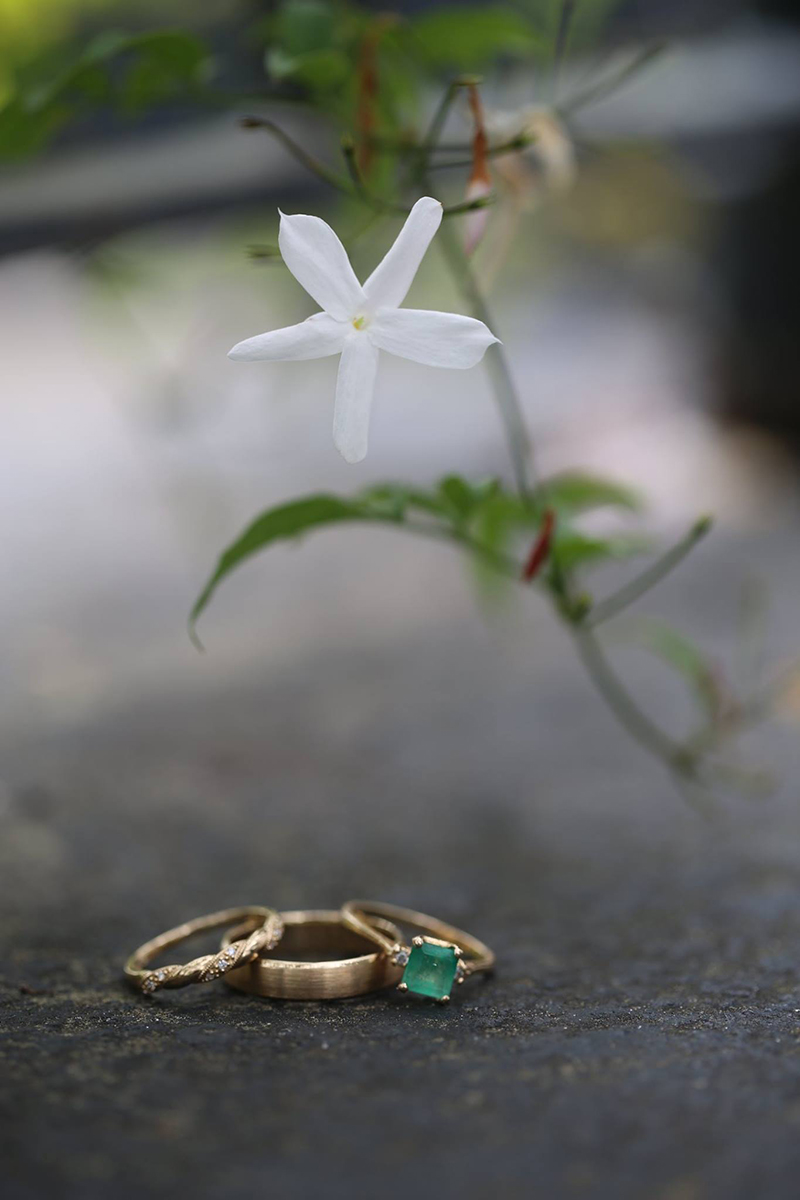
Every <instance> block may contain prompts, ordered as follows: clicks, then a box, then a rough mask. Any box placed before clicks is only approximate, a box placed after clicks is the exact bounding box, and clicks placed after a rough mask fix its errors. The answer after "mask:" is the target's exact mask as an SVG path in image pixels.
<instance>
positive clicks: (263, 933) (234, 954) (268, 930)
mask: <svg viewBox="0 0 800 1200" xmlns="http://www.w3.org/2000/svg"><path fill="white" fill-rule="evenodd" d="M236 921H245V922H246V926H247V927H246V936H242V937H241V938H238V939H237V940H236V941H233V942H231V943H230V945H228V946H227V947H226V950H225V953H224V954H220V952H219V951H217V952H216V954H203V955H202V956H201V957H200V958H193V959H192V960H191V961H190V962H187V963H183V964H175V965H172V966H168V967H158V968H157V969H156V970H148V969H147V964H148V963H149V962H152V960H153V959H154V958H156V957H157V955H159V954H161V953H162V951H164V950H169V949H170V947H172V946H177V945H178V944H179V943H180V942H184V941H186V939H187V938H190V937H192V936H193V935H194V934H195V933H202V932H203V931H204V930H208V929H219V928H220V927H221V926H223V927H224V926H225V925H231V924H232V923H234V922H236ZM282 933H283V923H282V922H281V919H280V916H279V915H278V913H277V912H275V910H274V909H272V908H262V907H260V906H258V905H253V904H248V905H247V906H246V907H244V908H225V909H222V910H221V911H220V912H215V913H209V914H208V915H207V916H205V917H196V918H195V919H194V920H193V921H186V922H185V923H184V924H183V925H177V926H176V927H175V928H174V929H168V930H167V932H166V933H162V934H159V936H158V937H155V938H152V940H151V941H149V942H145V943H144V945H143V946H140V947H139V949H138V950H134V952H133V954H132V955H131V956H130V958H129V959H128V961H127V962H126V963H125V977H126V979H127V980H128V981H129V982H130V983H131V984H133V986H134V987H136V988H139V990H140V991H143V992H145V993H146V994H148V995H149V994H152V993H153V992H155V991H157V990H158V989H159V988H179V987H185V986H186V985H187V984H189V983H207V982H208V981H209V980H212V979H219V977H220V976H221V975H224V974H225V973H226V972H227V971H230V970H232V969H233V968H234V967H241V966H242V964H243V963H248V962H251V961H252V959H254V958H255V957H256V955H257V954H259V953H261V952H262V951H266V950H270V949H272V947H273V946H277V944H278V942H279V941H280V939H281V935H282Z"/></svg>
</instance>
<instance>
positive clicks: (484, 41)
mask: <svg viewBox="0 0 800 1200" xmlns="http://www.w3.org/2000/svg"><path fill="white" fill-rule="evenodd" d="M410 28H411V32H412V35H413V38H414V42H415V48H416V50H417V52H418V53H419V55H420V57H421V59H422V60H423V62H424V63H425V64H426V65H427V66H429V67H432V68H434V69H436V70H452V71H476V70H481V69H483V68H485V67H487V66H489V65H490V64H491V63H492V62H493V61H494V60H495V59H497V58H528V57H530V56H531V55H532V54H534V53H535V52H536V51H541V50H542V49H543V48H544V45H545V43H544V41H543V39H542V38H541V37H540V36H539V35H538V34H537V33H536V32H535V31H534V30H533V28H532V27H531V22H530V21H528V20H526V18H525V17H524V16H523V15H522V14H520V13H519V12H518V11H517V10H515V9H514V8H511V7H506V6H503V5H497V4H485V5H480V6H478V7H473V6H472V5H458V6H456V7H454V8H446V9H436V10H434V11H433V12H428V13H424V14H423V15H422V16H421V17H417V18H416V19H415V20H413V21H412V22H411V25H410Z"/></svg>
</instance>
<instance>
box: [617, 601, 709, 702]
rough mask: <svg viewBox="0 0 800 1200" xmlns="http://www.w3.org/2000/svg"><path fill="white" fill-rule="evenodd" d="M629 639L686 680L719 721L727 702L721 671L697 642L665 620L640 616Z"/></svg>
mask: <svg viewBox="0 0 800 1200" xmlns="http://www.w3.org/2000/svg"><path fill="white" fill-rule="evenodd" d="M626 640H630V641H631V642H632V643H633V644H634V645H637V646H641V647H642V648H643V649H644V650H648V651H649V652H650V653H651V654H654V655H655V656H656V657H657V658H659V659H661V661H662V662H664V663H666V664H667V666H669V667H671V668H672V669H673V671H676V672H677V674H678V675H680V676H681V677H682V678H683V679H684V680H686V682H687V683H688V684H689V687H690V689H691V691H692V693H693V695H694V696H695V698H696V700H697V701H698V703H699V705H700V707H701V709H702V710H703V712H704V713H705V714H706V715H707V716H708V717H709V718H710V719H711V721H712V722H714V721H716V719H717V717H718V716H719V713H720V709H721V707H722V706H723V702H724V696H723V685H722V681H721V679H720V676H719V672H718V671H717V670H716V669H715V667H714V665H713V663H711V662H710V661H709V659H708V657H707V656H706V655H705V654H704V653H703V652H702V650H700V649H699V647H697V646H696V645H695V644H694V642H692V641H691V640H690V639H689V638H687V637H686V635H685V634H683V633H679V632H678V631H677V630H676V629H673V628H672V627H671V626H670V625H667V624H666V623H665V622H664V621H659V620H655V619H653V618H639V619H637V620H636V621H634V622H631V623H630V626H629V628H628V630H627V632H626Z"/></svg>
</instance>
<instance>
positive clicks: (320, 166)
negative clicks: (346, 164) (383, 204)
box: [240, 117, 353, 196]
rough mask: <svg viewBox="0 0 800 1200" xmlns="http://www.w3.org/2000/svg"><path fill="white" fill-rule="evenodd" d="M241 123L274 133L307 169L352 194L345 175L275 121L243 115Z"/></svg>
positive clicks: (342, 190)
mask: <svg viewBox="0 0 800 1200" xmlns="http://www.w3.org/2000/svg"><path fill="white" fill-rule="evenodd" d="M240 125H241V126H242V128H243V129H263V130H265V131H266V132H267V133H270V134H272V136H273V137H274V138H276V139H277V140H278V141H279V142H280V143H281V145H282V146H284V147H285V149H286V150H288V151H289V153H290V154H291V155H292V157H293V158H295V159H296V160H297V162H299V163H301V164H302V165H303V166H304V167H305V168H306V170H308V171H310V172H311V174H312V175H316V176H317V178H318V179H321V180H322V181H323V183H327V184H329V186H330V187H333V188H336V189H337V191H340V192H345V193H346V194H347V195H350V196H351V195H352V194H353V189H352V187H351V186H350V184H349V183H348V181H347V180H346V179H345V178H344V176H342V175H340V174H339V173H338V171H332V170H331V169H330V167H326V166H325V164H324V163H322V162H320V161H319V159H318V158H315V157H314V155H313V154H309V153H308V151H307V150H305V149H304V148H303V147H302V146H301V145H300V143H299V142H296V141H295V140H294V138H293V137H290V136H289V134H288V133H287V132H286V131H285V130H284V129H281V127H280V125H276V124H275V122H274V121H270V120H268V119H267V118H266V117H242V119H241V121H240Z"/></svg>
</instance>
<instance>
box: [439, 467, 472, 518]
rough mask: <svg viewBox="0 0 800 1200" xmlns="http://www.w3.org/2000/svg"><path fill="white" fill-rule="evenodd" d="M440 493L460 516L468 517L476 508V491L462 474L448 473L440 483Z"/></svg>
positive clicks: (447, 505) (448, 505)
mask: <svg viewBox="0 0 800 1200" xmlns="http://www.w3.org/2000/svg"><path fill="white" fill-rule="evenodd" d="M439 495H440V496H441V497H442V499H443V501H444V504H445V507H446V508H447V507H449V508H451V509H452V511H453V512H454V513H455V515H456V517H458V518H466V517H468V516H469V515H470V513H471V512H472V511H473V510H474V508H475V504H476V499H477V498H476V496H475V493H474V491H473V489H472V488H471V487H470V485H469V484H468V483H467V482H466V480H464V479H462V478H461V476H460V475H446V476H445V478H444V479H443V480H442V481H441V483H440V484H439Z"/></svg>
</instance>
